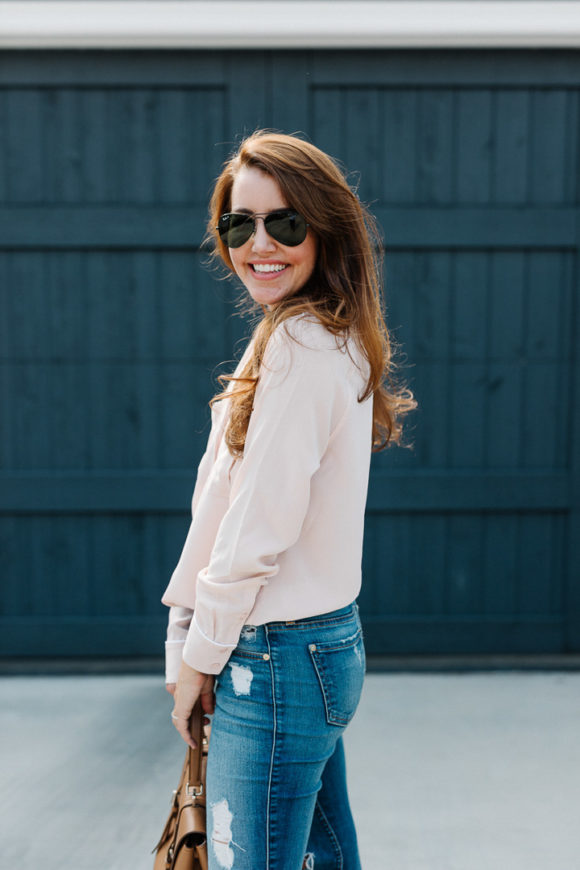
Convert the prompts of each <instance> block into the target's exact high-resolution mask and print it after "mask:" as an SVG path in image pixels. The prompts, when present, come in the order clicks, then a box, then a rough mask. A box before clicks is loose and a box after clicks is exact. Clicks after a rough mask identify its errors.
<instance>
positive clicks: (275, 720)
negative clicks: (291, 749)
mask: <svg viewBox="0 0 580 870" xmlns="http://www.w3.org/2000/svg"><path fill="white" fill-rule="evenodd" d="M265 635H266V643H267V644H268V653H269V654H270V660H269V662H268V664H269V665H270V680H271V685H272V718H273V724H272V751H271V753H270V770H269V771H268V797H267V804H266V870H270V822H271V809H272V777H273V775H274V758H275V756H276V738H277V733H278V709H277V705H276V686H275V682H274V668H273V667H272V650H271V649H270V638H269V637H268V627H267V626H265Z"/></svg>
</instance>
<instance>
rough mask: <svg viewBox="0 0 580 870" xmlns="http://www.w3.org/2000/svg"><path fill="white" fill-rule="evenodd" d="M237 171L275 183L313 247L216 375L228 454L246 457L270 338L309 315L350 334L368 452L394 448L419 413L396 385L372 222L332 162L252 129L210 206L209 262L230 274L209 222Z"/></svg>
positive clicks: (289, 139) (227, 201)
mask: <svg viewBox="0 0 580 870" xmlns="http://www.w3.org/2000/svg"><path fill="white" fill-rule="evenodd" d="M242 166H248V167H254V168H257V169H259V170H261V171H262V172H265V173H266V174H267V175H269V176H271V177H272V178H273V179H274V180H275V181H276V182H277V183H278V185H279V187H280V190H281V192H282V195H283V197H284V199H285V200H286V203H287V204H288V207H289V208H293V209H296V211H297V212H299V213H300V214H301V215H303V216H304V217H305V218H306V221H307V223H308V224H309V227H310V230H311V231H312V232H313V233H314V234H315V236H316V238H317V241H318V256H317V260H316V265H315V267H314V271H313V273H312V275H311V277H310V278H309V279H308V281H307V282H306V284H305V285H304V286H303V287H302V288H301V289H300V290H299V291H298V293H296V294H293V295H292V296H291V297H289V298H285V299H282V300H281V301H280V302H278V303H277V304H276V305H275V306H274V307H272V308H271V309H264V311H263V317H262V318H261V320H260V321H259V322H258V324H257V326H256V328H255V330H254V334H253V352H252V355H251V357H250V359H249V360H248V361H247V363H246V365H245V366H244V368H243V370H242V371H241V372H240V374H239V377H237V378H233V377H232V376H231V375H220V378H219V380H220V381H221V383H222V385H223V386H224V389H223V391H221V392H220V393H218V394H217V395H216V396H214V397H213V399H212V400H211V403H212V404H213V402H216V401H219V400H220V399H223V398H224V397H225V395H226V388H227V386H228V385H229V384H230V382H231V381H235V383H234V384H231V385H230V386H229V390H228V392H227V396H228V398H229V402H230V413H229V421H228V425H227V427H226V432H225V439H226V443H227V445H228V448H229V450H230V453H231V454H232V455H233V456H241V455H242V454H243V451H244V444H245V439H246V432H247V429H248V424H249V421H250V414H251V413H252V406H253V401H254V393H255V390H256V385H257V383H258V378H259V375H260V364H261V361H262V357H263V355H264V351H265V348H266V345H267V343H268V339H269V338H270V336H271V335H272V333H273V331H274V330H275V329H276V327H278V326H279V325H280V324H282V323H283V322H284V321H285V320H287V319H288V318H289V317H293V316H295V315H298V314H304V313H306V314H309V315H313V316H314V317H316V318H318V320H319V321H320V323H321V324H322V325H323V326H324V327H325V328H326V329H327V330H328V331H329V332H331V333H332V334H334V335H335V336H337V338H339V339H340V338H341V337H342V338H345V337H347V336H351V337H352V338H353V339H354V341H355V342H356V344H357V345H358V347H359V348H360V350H361V351H362V353H363V355H364V356H365V357H366V359H367V360H368V363H369V372H370V373H369V377H368V381H367V383H366V386H365V389H364V391H363V393H362V395H361V396H359V401H360V402H362V401H364V400H365V399H367V398H369V396H371V395H372V397H373V432H372V448H373V450H375V451H378V450H382V449H383V448H385V447H387V446H388V445H389V444H391V443H400V442H401V436H402V424H401V418H402V417H403V416H404V415H405V414H406V413H408V412H409V411H411V410H412V409H413V408H415V407H416V404H417V403H416V402H415V400H414V398H413V395H412V393H411V392H410V391H409V390H408V389H407V388H405V387H402V386H401V385H398V384H396V383H395V381H394V378H393V374H394V370H395V368H396V366H395V364H394V362H393V359H392V347H391V340H390V337H389V333H388V330H387V326H386V324H385V320H384V316H383V306H382V295H381V284H382V280H381V257H380V254H379V251H380V250H381V247H382V246H381V244H380V237H379V233H378V231H377V227H376V223H375V221H374V218H373V217H372V216H371V215H370V213H369V212H368V211H367V209H366V208H365V207H364V206H363V205H362V204H361V203H360V201H359V199H358V197H357V196H356V194H355V193H354V192H353V191H352V190H351V189H350V187H349V185H348V182H347V180H346V178H345V176H344V175H343V173H342V172H341V170H340V169H339V167H338V166H337V164H336V163H335V162H334V161H333V160H332V158H331V157H329V156H328V155H327V154H325V153H324V152H323V151H321V150H320V149H319V148H316V147H315V146H314V145H311V144H310V143H309V142H306V141H304V140H303V139H300V138H298V137H297V136H290V135H285V134H282V133H272V132H269V131H265V130H259V131H257V132H255V133H253V134H252V135H251V136H248V137H247V138H246V139H244V140H243V141H242V143H241V144H240V146H239V147H238V148H237V150H236V152H235V153H234V154H233V155H232V156H231V157H230V158H229V159H228V160H227V161H226V163H225V164H224V167H223V170H222V172H221V174H220V176H219V178H218V179H217V181H216V184H215V188H214V191H213V195H212V198H211V202H210V218H209V222H208V227H207V237H208V238H209V239H210V240H212V241H213V243H214V256H215V257H217V258H219V259H221V261H222V262H223V263H224V265H225V266H226V267H227V268H228V269H229V270H231V271H232V272H233V271H234V267H233V264H232V261H231V259H230V254H229V250H228V248H227V247H226V246H225V245H224V243H223V242H222V240H221V239H220V237H219V235H218V233H217V231H216V229H215V228H216V226H217V223H218V220H219V218H220V216H221V215H222V214H224V213H225V212H227V211H229V209H230V207H231V191H232V186H233V183H234V179H235V177H236V174H237V172H238V170H239V169H240V168H241V167H242Z"/></svg>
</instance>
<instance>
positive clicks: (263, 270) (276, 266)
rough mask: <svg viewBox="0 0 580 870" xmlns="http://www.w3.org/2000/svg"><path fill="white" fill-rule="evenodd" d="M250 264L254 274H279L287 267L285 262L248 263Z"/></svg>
mask: <svg viewBox="0 0 580 870" xmlns="http://www.w3.org/2000/svg"><path fill="white" fill-rule="evenodd" d="M250 266H251V268H252V271H253V272H255V273H256V275H271V274H279V273H280V272H283V271H284V270H285V269H287V268H288V265H287V264H282V263H250Z"/></svg>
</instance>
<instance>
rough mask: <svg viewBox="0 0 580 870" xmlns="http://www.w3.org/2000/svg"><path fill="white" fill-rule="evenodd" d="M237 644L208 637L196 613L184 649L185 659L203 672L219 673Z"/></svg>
mask: <svg viewBox="0 0 580 870" xmlns="http://www.w3.org/2000/svg"><path fill="white" fill-rule="evenodd" d="M236 646H237V644H235V643H234V644H223V643H217V642H216V641H215V640H211V638H209V637H206V636H205V635H204V634H203V633H202V631H201V630H200V628H199V626H198V624H197V622H196V621H195V615H194V617H193V620H192V622H191V625H190V627H189V632H188V634H187V639H186V641H185V646H184V649H183V661H184V662H185V663H186V665H189V667H190V668H195V670H196V671H199V672H200V673H201V674H219V673H221V672H222V671H223V669H224V667H225V666H226V664H227V661H228V659H229V657H230V656H231V654H232V652H233V651H234V650H235V648H236Z"/></svg>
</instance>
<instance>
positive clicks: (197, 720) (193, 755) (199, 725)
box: [187, 700, 203, 786]
mask: <svg viewBox="0 0 580 870" xmlns="http://www.w3.org/2000/svg"><path fill="white" fill-rule="evenodd" d="M189 730H190V733H191V736H192V737H193V739H194V740H195V742H196V744H197V745H196V748H195V749H192V748H191V746H190V747H189V752H188V781H187V785H190V786H201V759H202V755H203V711H202V709H201V701H199V700H198V701H196V703H195V706H194V708H193V710H192V712H191V718H190V720H189Z"/></svg>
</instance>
